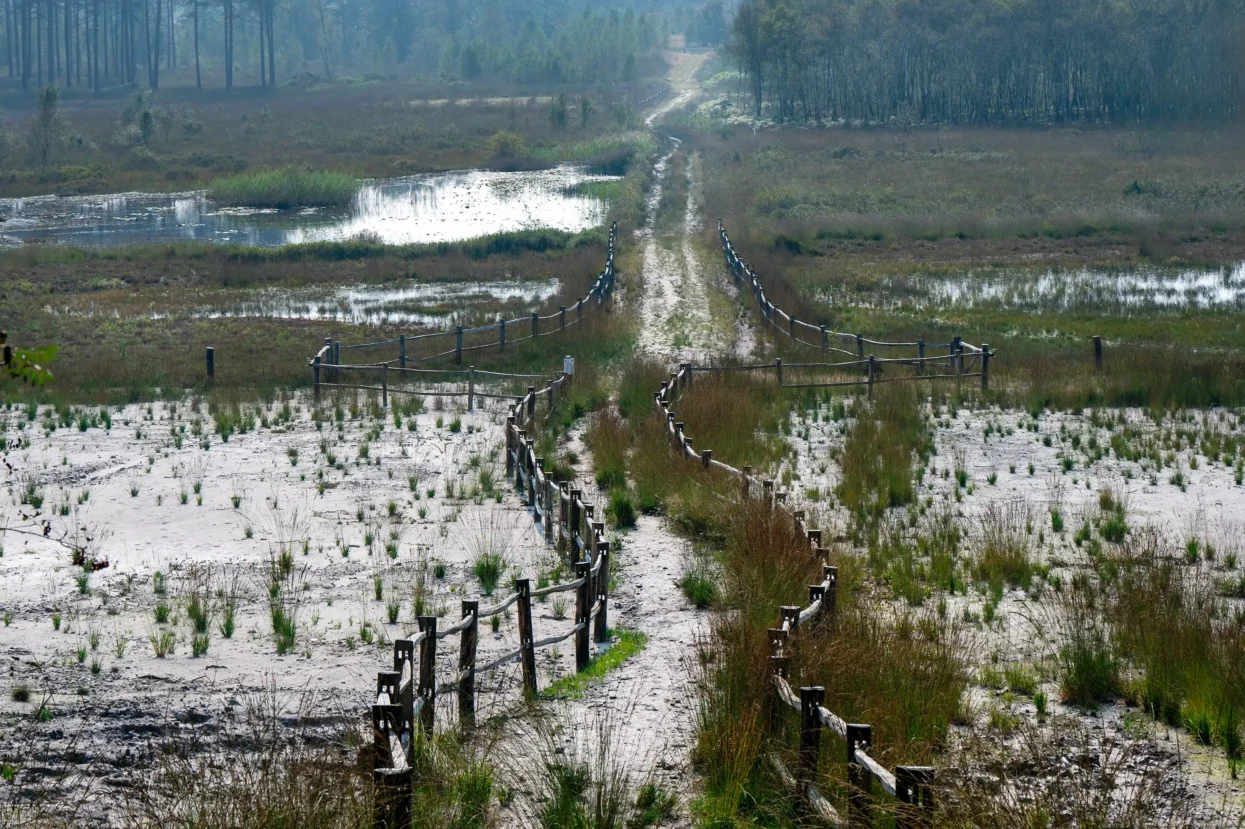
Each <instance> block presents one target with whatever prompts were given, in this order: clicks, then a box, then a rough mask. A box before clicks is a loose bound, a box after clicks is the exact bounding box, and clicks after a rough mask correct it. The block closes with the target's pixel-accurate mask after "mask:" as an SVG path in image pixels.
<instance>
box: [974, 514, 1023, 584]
mask: <svg viewBox="0 0 1245 829" xmlns="http://www.w3.org/2000/svg"><path fill="white" fill-rule="evenodd" d="M1031 523H1032V514H1031V513H1030V511H1029V506H1028V504H1027V503H1026V502H1024V501H1023V500H1012V501H1005V502H1000V501H991V502H990V503H988V504H987V505H986V507H985V509H984V510H982V513H981V549H980V552H979V553H978V556H977V560H976V562H974V565H973V575H974V576H976V577H977V578H978V579H980V580H981V581H984V582H986V584H987V585H989V587H990V590H991V591H992V592H993V593H994V594H995V595H1001V594H1002V592H1003V587H1004V586H1005V585H1006V586H1009V587H1019V588H1023V589H1025V590H1027V589H1028V588H1029V585H1030V584H1031V583H1032V582H1033V572H1034V568H1033V559H1032V555H1033V551H1032V542H1031V539H1030V535H1029V533H1028V528H1029V527H1030V525H1031Z"/></svg>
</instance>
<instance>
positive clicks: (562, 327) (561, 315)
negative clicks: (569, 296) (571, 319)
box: [558, 305, 566, 332]
mask: <svg viewBox="0 0 1245 829" xmlns="http://www.w3.org/2000/svg"><path fill="white" fill-rule="evenodd" d="M558 330H559V331H561V332H565V331H566V306H565V305H559V306H558Z"/></svg>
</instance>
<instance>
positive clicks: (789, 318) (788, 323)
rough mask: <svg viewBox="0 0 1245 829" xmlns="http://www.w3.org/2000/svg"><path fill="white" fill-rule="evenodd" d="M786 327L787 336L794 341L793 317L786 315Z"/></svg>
mask: <svg viewBox="0 0 1245 829" xmlns="http://www.w3.org/2000/svg"><path fill="white" fill-rule="evenodd" d="M787 327H788V328H789V329H790V331H789V332H788V334H787V336H789V337H790V338H791V341H792V342H795V317H787Z"/></svg>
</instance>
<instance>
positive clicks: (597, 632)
mask: <svg viewBox="0 0 1245 829" xmlns="http://www.w3.org/2000/svg"><path fill="white" fill-rule="evenodd" d="M597 560H598V561H600V562H601V569H600V570H598V571H597V601H599V602H600V603H601V609H600V610H599V611H597V618H596V620H595V622H594V627H593V639H595V640H596V641H597V642H606V641H608V640H609V638H610V626H609V614H608V611H607V610H606V607H608V605H609V600H610V543H609V542H608V541H602V542H601V543H600V544H598V545H597Z"/></svg>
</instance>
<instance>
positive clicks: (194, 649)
mask: <svg viewBox="0 0 1245 829" xmlns="http://www.w3.org/2000/svg"><path fill="white" fill-rule="evenodd" d="M211 642H212V637H211V636H210V635H209V634H206V633H196V634H195V635H194V638H193V639H191V640H190V655H191V656H193V657H194V658H195V659H198V658H199V657H201V656H205V655H206V654H207V652H208V646H209V645H210V644H211Z"/></svg>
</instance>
